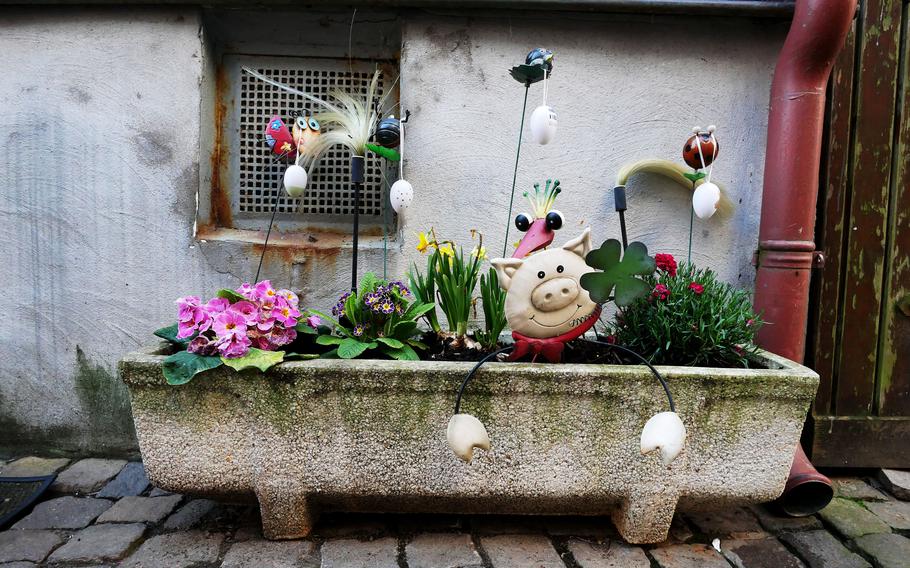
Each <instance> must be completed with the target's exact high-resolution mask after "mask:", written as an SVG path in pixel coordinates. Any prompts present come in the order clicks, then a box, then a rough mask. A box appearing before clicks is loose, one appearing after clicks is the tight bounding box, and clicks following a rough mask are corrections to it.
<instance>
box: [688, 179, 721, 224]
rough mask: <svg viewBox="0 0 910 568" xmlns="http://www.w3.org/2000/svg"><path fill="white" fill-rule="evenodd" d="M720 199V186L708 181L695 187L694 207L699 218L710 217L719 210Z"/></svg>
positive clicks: (693, 195)
mask: <svg viewBox="0 0 910 568" xmlns="http://www.w3.org/2000/svg"><path fill="white" fill-rule="evenodd" d="M718 201H720V188H719V187H717V185H715V184H713V183H711V182H707V183H703V184H701V185H700V186H698V187H696V188H695V193H693V194H692V208H693V209H695V214H696V215H698V218H699V219H710V218H711V216H712V215H714V213H716V212H717V202H718Z"/></svg>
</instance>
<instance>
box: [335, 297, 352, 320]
mask: <svg viewBox="0 0 910 568" xmlns="http://www.w3.org/2000/svg"><path fill="white" fill-rule="evenodd" d="M350 297H351V292H345V293H344V294H342V295H341V297H340V298H338V302H336V303H335V305H334V306H333V307H332V315H333V316H335V317H340V316H341V315H342V314H343V313H344V303H345V302H347V300H348V298H350Z"/></svg>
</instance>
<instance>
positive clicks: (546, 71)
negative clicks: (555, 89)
mask: <svg viewBox="0 0 910 568" xmlns="http://www.w3.org/2000/svg"><path fill="white" fill-rule="evenodd" d="M552 71H553V52H552V51H550V50H548V49H543V48H542V47H538V48H535V49H532V50H531V51H530V52H529V53H528V55H527V57H526V58H525V62H524V64H522V65H516V66H515V67H512V69H511V71H509V74H510V75H512V78H513V79H515V80H516V81H518V82H519V83H524V86H525V96H524V101H523V102H522V103H521V124H520V125H519V127H518V149H517V150H516V151H515V168H514V169H513V171H512V192H511V193H510V194H509V215H508V217H507V218H506V237H505V241H504V242H503V243H502V256H503V257H505V256H506V252H507V251H508V249H509V228H510V226H511V224H512V206H513V205H514V203H515V183H516V181H517V180H518V161H519V159H520V157H521V138H522V136H523V135H524V127H525V115H526V113H527V110H528V90H529V89H530V88H531V84H532V83H536V82H538V81H540V80H542V79H545V78H546V77H548V76H549V75H550V73H551V72H552ZM544 103H546V95H544ZM540 108H542V107H540ZM540 108H538V109H537V110H540ZM537 110H535V113H536V112H537ZM547 142H549V139H548V140H547ZM543 143H546V142H543Z"/></svg>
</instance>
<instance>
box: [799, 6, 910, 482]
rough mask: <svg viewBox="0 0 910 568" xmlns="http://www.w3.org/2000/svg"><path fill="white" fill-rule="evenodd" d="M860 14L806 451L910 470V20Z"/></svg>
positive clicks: (826, 245) (830, 152)
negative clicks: (816, 387) (818, 379)
mask: <svg viewBox="0 0 910 568" xmlns="http://www.w3.org/2000/svg"><path fill="white" fill-rule="evenodd" d="M861 3H862V5H861V7H860V10H859V12H858V15H857V18H856V20H855V22H854V28H853V30H852V31H851V32H850V34H849V36H848V38H847V44H846V46H845V48H844V50H843V51H842V53H841V55H840V57H839V59H838V61H837V62H836V64H835V67H834V72H833V73H832V75H831V82H830V85H829V97H828V104H829V109H828V120H827V136H826V143H827V151H826V152H825V153H824V155H825V156H826V158H825V160H824V163H823V164H822V171H821V174H822V175H821V188H820V191H819V205H818V223H817V228H816V241H817V243H818V248H819V249H820V250H821V251H822V253H823V255H824V257H823V260H822V263H820V264H821V266H820V267H819V268H818V269H817V270H816V271H815V274H814V277H813V290H812V292H813V295H812V298H813V299H814V301H813V308H812V309H813V313H812V314H811V316H810V329H809V338H810V342H809V347H808V349H807V351H808V352H807V361H808V362H809V364H810V365H811V366H813V368H815V369H816V370H817V371H818V372H819V374H820V375H821V385H820V387H819V392H818V397H817V399H816V402H815V407H814V410H813V417H812V420H811V421H810V425H811V428H808V429H807V436H808V437H809V438H810V439H808V440H805V442H807V445H808V446H809V447H811V456H812V461H813V462H814V463H815V464H816V465H821V466H846V467H904V468H908V467H910V81H908V79H910V77H908V66H910V43H908V39H907V36H908V26H910V18H908V5H907V4H906V3H904V2H902V1H901V0H868V1H865V0H861ZM794 143H798V141H794Z"/></svg>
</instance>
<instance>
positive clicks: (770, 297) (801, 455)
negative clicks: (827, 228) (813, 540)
mask: <svg viewBox="0 0 910 568" xmlns="http://www.w3.org/2000/svg"><path fill="white" fill-rule="evenodd" d="M855 13H856V0H797V2H796V11H795V13H794V15H793V22H792V23H791V25H790V31H789V33H788V34H787V39H786V41H785V42H784V47H783V49H782V50H781V53H780V57H779V58H778V60H777V67H775V69H774V80H773V82H772V83H771V103H770V110H769V112H768V144H767V150H766V154H765V174H764V187H763V190H762V208H761V227H760V229H759V243H758V254H757V256H756V264H757V274H756V279H755V309H756V311H758V312H760V313H762V314H763V318H764V320H765V321H766V322H767V325H766V326H764V327H763V328H762V329H761V330H760V331H759V333H758V335H757V342H758V344H759V345H760V346H761V347H763V348H764V349H767V350H768V351H771V352H773V353H777V354H778V355H782V356H784V357H787V358H788V359H792V360H794V361H799V362H801V361H803V358H804V355H805V350H806V326H807V323H808V313H809V279H810V274H811V268H812V264H813V257H814V255H815V242H814V231H815V208H816V203H817V198H818V183H819V164H820V159H821V148H822V131H823V125H824V117H825V91H826V88H827V84H828V77H829V76H830V74H831V68H832V66H833V65H834V60H835V58H836V57H837V54H838V53H839V52H840V50H841V49H842V48H843V46H844V40H845V39H846V37H847V32H848V31H849V29H850V25H851V22H852V20H853V17H854V14H855ZM832 495H833V491H832V489H831V481H830V480H829V479H828V478H826V477H825V476H823V475H821V474H820V473H818V471H816V470H815V468H814V467H813V466H812V464H811V463H810V462H809V460H808V459H807V458H806V455H805V452H804V451H803V449H802V447H801V446H800V447H798V448H797V449H796V454H795V459H794V462H793V466H792V468H791V471H790V478H789V479H788V481H787V486H786V489H785V490H784V493H783V495H781V497H780V498H779V499H778V504H779V505H780V507H781V508H782V509H783V510H784V512H786V513H788V514H793V515H809V514H812V513H814V512H816V511H818V510H820V509H821V508H823V507H824V506H825V505H827V504H828V502H830V500H831V497H832Z"/></svg>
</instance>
